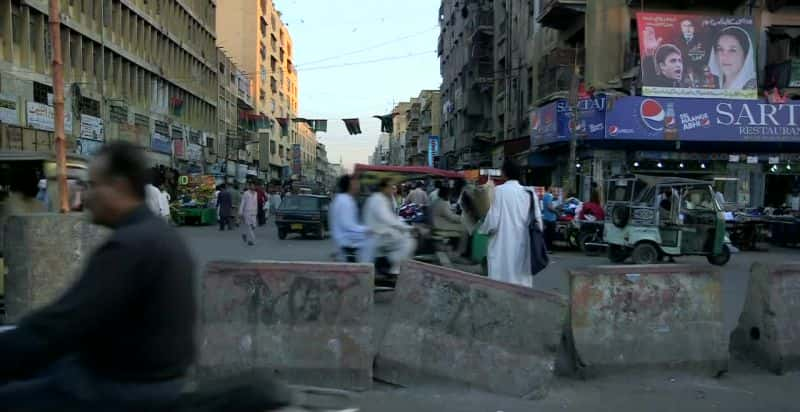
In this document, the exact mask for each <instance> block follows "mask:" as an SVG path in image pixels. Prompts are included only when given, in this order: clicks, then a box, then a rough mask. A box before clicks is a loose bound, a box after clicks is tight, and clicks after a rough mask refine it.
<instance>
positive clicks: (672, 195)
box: [604, 175, 732, 266]
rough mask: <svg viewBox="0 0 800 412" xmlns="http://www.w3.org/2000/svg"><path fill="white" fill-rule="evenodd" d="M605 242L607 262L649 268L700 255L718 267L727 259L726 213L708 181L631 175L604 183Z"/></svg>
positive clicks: (728, 254)
mask: <svg viewBox="0 0 800 412" xmlns="http://www.w3.org/2000/svg"><path fill="white" fill-rule="evenodd" d="M606 199H607V204H606V209H607V210H608V214H609V216H611V218H610V219H608V218H607V219H606V222H605V227H604V238H605V240H606V242H607V243H608V257H609V260H611V262H614V263H621V262H624V261H625V260H626V259H628V257H631V258H632V260H633V262H634V263H636V264H653V263H657V262H659V261H661V260H663V259H664V258H665V257H670V258H671V257H675V256H684V255H695V256H705V257H706V258H707V259H708V261H709V263H711V264H713V265H717V266H722V265H725V264H726V263H728V261H729V260H730V257H731V250H732V248H731V246H730V240H729V239H728V236H727V233H726V232H725V214H724V210H723V209H722V206H721V205H720V204H719V203H718V202H717V200H716V199H715V196H714V191H713V189H712V186H711V182H707V181H702V180H693V179H683V178H671V177H653V176H644V175H635V176H629V177H622V178H615V179H609V185H608V196H607V198H606Z"/></svg>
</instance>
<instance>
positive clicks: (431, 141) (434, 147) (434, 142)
mask: <svg viewBox="0 0 800 412" xmlns="http://www.w3.org/2000/svg"><path fill="white" fill-rule="evenodd" d="M438 156H439V136H428V166H430V167H433V166H434V161H433V160H434V158H436V157H438Z"/></svg>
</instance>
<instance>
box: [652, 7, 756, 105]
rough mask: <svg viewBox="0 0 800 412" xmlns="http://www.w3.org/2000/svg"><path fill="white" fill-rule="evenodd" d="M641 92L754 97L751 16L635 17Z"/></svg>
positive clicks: (754, 74)
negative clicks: (637, 32)
mask: <svg viewBox="0 0 800 412" xmlns="http://www.w3.org/2000/svg"><path fill="white" fill-rule="evenodd" d="M636 23H637V26H638V31H639V54H640V55H641V67H642V94H643V95H645V96H662V97H693V98H706V99H708V98H711V99H714V98H716V99H720V98H722V99H756V98H757V95H758V83H757V77H758V76H757V71H756V56H757V51H758V50H757V44H758V42H757V37H756V36H755V28H754V27H755V26H754V20H753V17H752V16H701V15H692V14H674V13H650V12H641V13H636Z"/></svg>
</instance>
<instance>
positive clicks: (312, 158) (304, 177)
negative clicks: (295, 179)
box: [293, 122, 317, 184]
mask: <svg viewBox="0 0 800 412" xmlns="http://www.w3.org/2000/svg"><path fill="white" fill-rule="evenodd" d="M296 128H297V133H296V135H295V137H294V143H293V144H298V145H300V155H301V161H302V164H301V167H300V171H301V174H300V176H299V180H300V181H302V182H304V183H309V184H311V183H314V182H315V180H316V176H317V134H316V133H315V132H314V130H313V129H312V128H311V126H309V125H308V123H305V122H298V123H297V124H296Z"/></svg>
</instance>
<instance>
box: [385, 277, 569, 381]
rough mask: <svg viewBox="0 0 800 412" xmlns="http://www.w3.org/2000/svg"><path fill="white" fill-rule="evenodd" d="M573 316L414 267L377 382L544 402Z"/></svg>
mask: <svg viewBox="0 0 800 412" xmlns="http://www.w3.org/2000/svg"><path fill="white" fill-rule="evenodd" d="M566 315H567V301H566V298H565V297H563V296H560V295H556V294H552V293H547V292H541V291H537V290H534V289H530V288H525V287H519V286H515V285H510V284H507V283H501V282H496V281H493V280H490V279H487V278H485V277H481V276H474V275H470V274H467V273H464V272H459V271H456V270H452V269H447V268H442V267H438V266H431V265H427V264H423V263H419V262H410V263H408V264H407V265H406V266H405V267H404V268H403V271H402V273H401V274H400V276H399V277H398V282H397V289H396V291H395V297H394V301H393V302H392V314H391V317H390V321H389V326H388V331H387V332H386V335H385V336H384V338H383V342H382V344H381V346H380V347H379V350H378V356H377V359H376V362H375V375H376V376H377V377H378V378H380V379H383V380H386V381H389V382H393V383H397V384H402V385H412V384H414V383H417V382H419V381H421V380H426V379H430V380H445V381H451V382H456V383H462V384H467V385H470V386H474V387H479V388H483V389H487V390H490V391H493V392H498V393H503V394H510V395H515V396H526V395H532V396H535V397H541V396H544V395H545V394H546V392H547V388H548V386H549V384H550V382H551V381H552V379H553V376H554V374H553V371H554V368H555V362H556V356H557V353H558V347H559V343H560V339H561V336H562V330H563V325H564V322H565V320H566Z"/></svg>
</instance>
